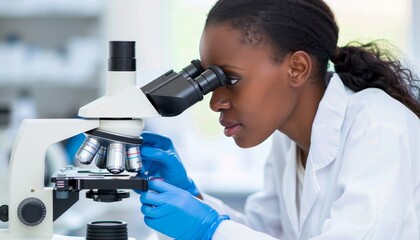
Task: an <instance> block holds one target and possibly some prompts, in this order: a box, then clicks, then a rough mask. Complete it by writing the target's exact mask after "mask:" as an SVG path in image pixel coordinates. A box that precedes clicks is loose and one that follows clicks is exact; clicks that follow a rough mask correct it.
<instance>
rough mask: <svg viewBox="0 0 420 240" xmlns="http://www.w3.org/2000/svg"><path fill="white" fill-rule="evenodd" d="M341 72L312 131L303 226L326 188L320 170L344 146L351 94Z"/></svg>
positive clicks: (320, 107)
mask: <svg viewBox="0 0 420 240" xmlns="http://www.w3.org/2000/svg"><path fill="white" fill-rule="evenodd" d="M349 92H351V90H346V87H345V86H344V84H343V83H342V81H341V79H340V78H339V77H338V75H337V74H334V76H333V77H332V78H331V80H330V83H329V84H328V87H327V90H326V92H325V94H324V97H323V98H322V100H321V102H320V104H319V107H318V111H317V113H316V116H315V119H314V122H313V124H312V131H311V147H310V150H309V154H308V159H307V165H306V170H305V180H304V184H303V191H302V202H301V208H300V209H301V211H300V216H299V226H300V229H302V227H303V225H304V223H305V221H306V220H307V218H308V215H309V214H310V212H311V210H312V208H313V206H314V204H315V202H316V200H317V198H318V196H319V193H320V192H321V191H322V188H321V186H320V184H319V182H318V177H317V174H319V173H318V172H319V170H321V169H323V168H325V167H326V166H328V165H329V164H330V163H331V162H333V161H334V160H335V158H336V156H337V153H338V150H339V148H340V146H341V126H342V124H343V121H344V116H345V112H346V109H347V100H348V94H349Z"/></svg>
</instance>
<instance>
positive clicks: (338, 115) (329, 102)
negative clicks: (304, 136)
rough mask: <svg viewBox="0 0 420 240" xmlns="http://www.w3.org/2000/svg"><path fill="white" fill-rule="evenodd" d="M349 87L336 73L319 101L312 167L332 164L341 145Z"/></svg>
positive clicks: (312, 146) (313, 141) (315, 123)
mask: <svg viewBox="0 0 420 240" xmlns="http://www.w3.org/2000/svg"><path fill="white" fill-rule="evenodd" d="M348 94H349V93H348V89H346V87H345V86H344V84H343V82H342V81H341V79H340V77H339V76H338V74H334V75H333V76H332V78H331V80H330V82H329V84H328V87H327V90H326V91H325V93H324V97H323V98H322V99H321V102H320V103H319V106H318V110H317V113H316V115H315V119H314V122H313V124H312V132H311V147H310V153H311V155H312V157H311V161H312V167H313V170H315V171H317V170H319V169H322V168H324V167H325V166H327V165H328V164H330V163H331V162H332V161H333V160H334V159H335V157H336V156H337V152H338V150H339V148H340V145H341V126H342V124H343V121H344V116H345V113H346V108H347V100H348Z"/></svg>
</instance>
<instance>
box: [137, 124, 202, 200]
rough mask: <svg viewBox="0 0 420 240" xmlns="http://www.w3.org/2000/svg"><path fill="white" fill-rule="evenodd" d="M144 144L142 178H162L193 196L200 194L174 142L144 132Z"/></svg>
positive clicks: (142, 146)
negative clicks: (188, 174)
mask: <svg viewBox="0 0 420 240" xmlns="http://www.w3.org/2000/svg"><path fill="white" fill-rule="evenodd" d="M141 137H142V138H143V144H142V145H141V146H140V153H141V157H142V162H143V169H142V172H141V173H139V174H140V176H141V177H161V178H163V179H164V180H165V182H167V183H170V184H172V185H174V186H176V187H179V188H181V189H183V190H185V191H187V192H189V193H191V194H192V195H193V196H198V195H199V194H200V192H199V191H198V189H197V188H196V186H195V184H194V182H193V181H192V180H191V179H190V178H189V177H188V176H187V172H186V171H185V168H184V166H183V165H182V162H181V160H180V159H179V157H178V154H177V152H176V150H175V148H174V146H173V144H172V141H171V140H170V139H169V138H167V137H164V136H161V135H158V134H154V133H150V132H143V133H142V134H141Z"/></svg>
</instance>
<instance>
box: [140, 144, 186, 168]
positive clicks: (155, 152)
mask: <svg viewBox="0 0 420 240" xmlns="http://www.w3.org/2000/svg"><path fill="white" fill-rule="evenodd" d="M140 152H141V157H142V159H144V160H151V161H156V162H159V163H161V164H163V165H165V166H171V165H173V164H174V163H178V162H179V161H178V158H177V157H176V156H175V155H174V154H173V153H168V152H165V151H163V150H161V149H159V148H153V147H143V148H142V149H141V151H140Z"/></svg>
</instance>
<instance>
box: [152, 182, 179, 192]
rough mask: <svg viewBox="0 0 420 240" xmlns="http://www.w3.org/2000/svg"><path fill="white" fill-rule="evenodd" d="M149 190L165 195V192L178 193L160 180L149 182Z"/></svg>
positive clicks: (174, 188) (177, 189)
mask: <svg viewBox="0 0 420 240" xmlns="http://www.w3.org/2000/svg"><path fill="white" fill-rule="evenodd" d="M148 188H149V190H154V191H156V192H159V193H165V192H178V191H179V190H180V189H179V188H177V187H175V186H173V185H171V184H169V183H167V182H165V181H162V180H161V179H159V180H157V179H155V180H153V179H152V180H150V181H149V183H148Z"/></svg>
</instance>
